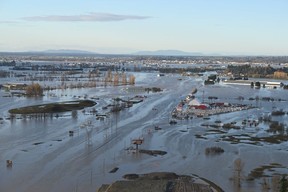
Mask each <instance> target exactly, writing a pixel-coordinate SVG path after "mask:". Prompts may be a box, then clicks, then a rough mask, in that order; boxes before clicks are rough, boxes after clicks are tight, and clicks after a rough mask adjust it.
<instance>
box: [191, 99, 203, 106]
mask: <svg viewBox="0 0 288 192" xmlns="http://www.w3.org/2000/svg"><path fill="white" fill-rule="evenodd" d="M188 105H189V106H199V105H201V103H200V102H199V101H198V99H193V100H191V101H190V102H189V104H188Z"/></svg>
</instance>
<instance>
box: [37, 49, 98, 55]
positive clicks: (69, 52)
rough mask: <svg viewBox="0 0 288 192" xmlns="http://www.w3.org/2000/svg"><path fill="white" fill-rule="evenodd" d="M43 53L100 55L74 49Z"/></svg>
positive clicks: (52, 50) (50, 50)
mask: <svg viewBox="0 0 288 192" xmlns="http://www.w3.org/2000/svg"><path fill="white" fill-rule="evenodd" d="M40 52H43V53H53V54H98V53H95V52H91V51H83V50H74V49H49V50H45V51H40Z"/></svg>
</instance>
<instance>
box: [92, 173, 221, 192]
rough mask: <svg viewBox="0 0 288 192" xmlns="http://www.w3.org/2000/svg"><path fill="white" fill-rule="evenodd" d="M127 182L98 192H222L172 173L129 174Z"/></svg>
mask: <svg viewBox="0 0 288 192" xmlns="http://www.w3.org/2000/svg"><path fill="white" fill-rule="evenodd" d="M123 178H125V179H126V180H122V181H116V182H114V183H113V184H111V185H102V186H101V187H100V188H99V189H98V190H97V192H135V191H141V192H222V191H223V190H222V189H221V188H219V187H218V186H217V185H215V184H213V183H212V182H209V181H207V180H203V179H200V178H198V177H192V176H187V175H177V174H175V173H170V172H160V173H149V174H144V175H138V174H127V175H124V176H123Z"/></svg>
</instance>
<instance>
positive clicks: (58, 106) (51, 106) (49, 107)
mask: <svg viewBox="0 0 288 192" xmlns="http://www.w3.org/2000/svg"><path fill="white" fill-rule="evenodd" d="M94 105H96V102H94V101H91V100H79V101H65V102H59V103H48V104H43V105H33V106H27V107H21V108H15V109H10V110H9V113H11V114H35V113H61V112H68V111H73V110H81V109H84V108H85V107H92V106H94Z"/></svg>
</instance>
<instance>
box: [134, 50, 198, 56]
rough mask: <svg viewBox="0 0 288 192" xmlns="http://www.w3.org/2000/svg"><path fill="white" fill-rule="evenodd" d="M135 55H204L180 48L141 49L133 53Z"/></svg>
mask: <svg viewBox="0 0 288 192" xmlns="http://www.w3.org/2000/svg"><path fill="white" fill-rule="evenodd" d="M133 55H151V56H156V55H159V56H203V54H202V53H198V52H185V51H179V50H157V51H139V52H136V53H133Z"/></svg>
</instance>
